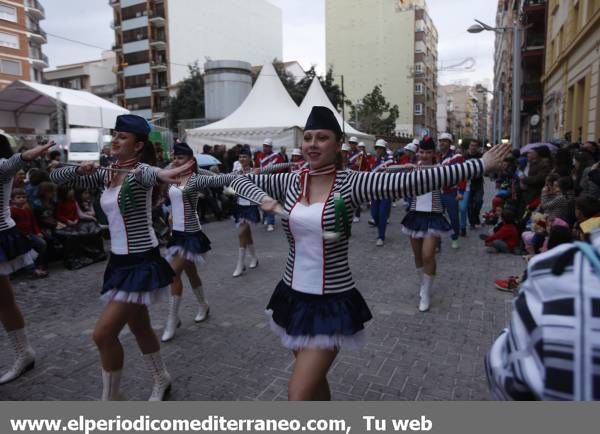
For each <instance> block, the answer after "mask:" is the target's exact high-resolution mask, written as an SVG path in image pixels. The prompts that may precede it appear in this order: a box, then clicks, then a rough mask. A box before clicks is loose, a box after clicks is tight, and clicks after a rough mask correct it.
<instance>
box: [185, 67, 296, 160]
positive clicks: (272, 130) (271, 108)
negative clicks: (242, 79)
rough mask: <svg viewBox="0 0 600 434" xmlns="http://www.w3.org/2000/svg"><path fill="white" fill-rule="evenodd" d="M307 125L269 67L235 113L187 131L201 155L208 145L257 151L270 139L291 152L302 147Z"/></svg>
mask: <svg viewBox="0 0 600 434" xmlns="http://www.w3.org/2000/svg"><path fill="white" fill-rule="evenodd" d="M305 121H306V117H303V116H302V115H301V112H300V110H299V109H298V106H297V105H296V104H295V103H294V101H293V100H292V98H291V97H290V95H289V94H288V92H287V91H286V90H285V87H283V84H282V83H281V80H280V79H279V76H278V75H277V72H276V71H275V68H274V67H273V65H271V64H270V63H269V64H265V65H264V66H263V68H262V70H261V72H260V75H259V76H258V79H257V80H256V83H255V84H254V87H253V88H252V90H251V91H250V94H249V95H248V96H247V97H246V99H245V100H244V102H243V103H242V105H241V106H240V107H238V109H237V110H236V111H234V112H233V113H231V114H230V115H229V116H227V117H226V118H225V119H222V120H220V121H218V122H214V123H212V124H209V125H206V126H204V127H200V128H194V129H191V130H186V141H187V143H189V144H190V146H192V147H194V148H195V149H196V150H197V151H199V150H201V148H202V145H205V144H206V145H217V144H224V145H227V146H228V147H232V146H235V145H236V144H237V143H243V144H244V143H246V144H249V145H251V146H255V147H256V146H260V145H262V143H263V141H264V139H266V138H271V139H273V146H274V147H275V148H280V147H281V146H286V147H287V148H288V149H291V148H294V147H296V146H299V145H300V140H301V137H302V135H301V130H302V128H303V127H304V123H305Z"/></svg>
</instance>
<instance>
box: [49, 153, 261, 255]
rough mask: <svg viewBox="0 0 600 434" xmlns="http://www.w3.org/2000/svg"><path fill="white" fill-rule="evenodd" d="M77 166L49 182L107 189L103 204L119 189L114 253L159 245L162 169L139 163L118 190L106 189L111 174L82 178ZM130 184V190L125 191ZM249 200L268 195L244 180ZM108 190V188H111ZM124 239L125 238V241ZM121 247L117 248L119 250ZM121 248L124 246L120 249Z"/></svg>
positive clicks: (208, 180) (201, 182) (197, 185)
mask: <svg viewBox="0 0 600 434" xmlns="http://www.w3.org/2000/svg"><path fill="white" fill-rule="evenodd" d="M76 170H77V168H76V167H63V168H60V169H57V170H55V171H54V172H52V174H51V175H50V179H51V180H52V181H53V182H56V183H57V184H67V185H72V186H74V187H79V188H105V190H104V192H103V193H102V195H103V198H102V200H101V202H105V201H104V199H105V197H104V196H105V195H107V194H109V193H110V191H111V190H113V189H115V188H118V189H119V192H118V194H117V195H116V200H117V202H118V208H119V209H120V218H119V219H118V221H112V222H111V219H110V218H109V230H110V235H111V242H112V246H111V251H112V252H113V253H117V254H127V253H140V252H145V251H148V250H150V249H152V248H154V247H156V246H157V245H158V240H157V239H156V234H155V233H154V228H153V227H152V188H153V187H154V185H156V184H157V182H158V172H159V171H160V168H158V167H153V166H149V165H147V164H143V163H138V164H137V165H136V166H135V167H134V168H133V170H132V172H131V173H129V174H128V175H127V176H126V177H125V179H124V180H123V184H122V185H121V186H119V187H114V188H106V187H107V183H108V171H107V170H102V169H100V170H99V171H97V172H96V173H94V174H92V175H84V176H80V175H78V174H77V172H76ZM234 178H236V176H235V175H221V176H203V175H200V176H195V177H192V178H191V179H190V180H189V181H188V185H190V186H191V188H192V189H193V190H201V189H203V188H207V187H221V186H224V185H227V184H229V183H230V182H231V181H232V180H233V179H234ZM124 185H127V188H123V186H124ZM240 185H242V186H243V187H244V190H245V191H246V195H247V197H250V198H252V199H255V200H258V201H260V200H262V199H263V198H264V197H265V196H266V194H265V193H264V192H263V191H261V190H260V189H258V188H257V187H256V186H255V185H254V184H252V183H251V182H250V181H248V180H243V179H242V180H241V181H240ZM108 187H109V186H108ZM123 237H124V238H125V239H122V238H123ZM116 246H118V248H116ZM121 246H122V247H121Z"/></svg>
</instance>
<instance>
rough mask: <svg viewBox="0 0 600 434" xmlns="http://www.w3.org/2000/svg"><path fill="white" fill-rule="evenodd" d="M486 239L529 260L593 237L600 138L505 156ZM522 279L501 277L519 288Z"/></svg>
mask: <svg viewBox="0 0 600 434" xmlns="http://www.w3.org/2000/svg"><path fill="white" fill-rule="evenodd" d="M495 181H496V195H495V196H494V198H493V200H492V203H491V209H490V210H489V211H487V212H486V213H485V214H484V221H485V222H486V223H487V224H488V225H490V226H492V227H493V229H492V230H491V231H490V233H489V234H487V235H482V236H481V237H482V239H483V240H484V243H485V245H486V247H487V250H488V251H489V252H490V253H514V254H520V255H523V257H524V259H525V260H526V261H529V260H530V259H531V258H532V257H533V256H535V255H537V254H539V253H542V252H545V251H548V250H550V249H552V248H553V247H556V246H557V245H560V244H564V243H569V242H572V241H574V240H582V241H585V240H589V236H590V234H591V232H592V230H593V229H595V228H597V227H599V226H600V150H599V147H598V144H597V143H596V142H591V141H590V142H585V143H583V144H570V145H566V144H564V145H562V146H556V145H552V144H548V145H540V146H537V147H534V148H531V149H529V150H528V151H527V152H522V151H519V150H515V151H514V152H513V153H512V154H511V155H509V156H508V157H507V158H506V159H505V168H504V171H503V173H501V174H500V175H498V176H497V177H496V179H495ZM520 280H521V279H520V277H518V276H510V277H509V278H508V279H499V280H497V281H496V287H497V288H498V289H500V290H506V291H516V290H517V289H518V287H519V284H520Z"/></svg>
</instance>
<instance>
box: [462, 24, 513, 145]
mask: <svg viewBox="0 0 600 434" xmlns="http://www.w3.org/2000/svg"><path fill="white" fill-rule="evenodd" d="M475 22H476V23H477V24H473V25H472V26H471V27H469V28H468V29H467V32H469V33H473V34H476V33H481V32H483V31H484V30H485V31H489V32H496V33H502V32H505V31H512V33H513V46H512V57H513V80H512V83H513V88H512V125H511V130H510V139H511V141H512V147H513V149H519V148H520V147H521V144H520V134H521V26H520V25H519V23H518V22H515V24H514V26H513V27H492V26H490V25H488V24H485V23H484V22H481V21H479V20H475ZM500 116H501V115H500ZM500 119H501V118H500Z"/></svg>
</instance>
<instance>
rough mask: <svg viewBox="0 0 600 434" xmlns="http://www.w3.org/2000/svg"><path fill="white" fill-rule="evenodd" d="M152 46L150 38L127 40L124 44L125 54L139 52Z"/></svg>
mask: <svg viewBox="0 0 600 434" xmlns="http://www.w3.org/2000/svg"><path fill="white" fill-rule="evenodd" d="M149 48H150V44H149V42H148V39H142V40H140V41H133V42H125V43H124V44H123V54H129V53H137V52H139V51H147V50H148V49H149Z"/></svg>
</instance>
